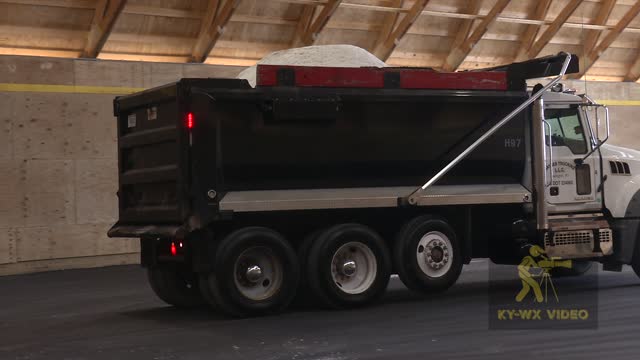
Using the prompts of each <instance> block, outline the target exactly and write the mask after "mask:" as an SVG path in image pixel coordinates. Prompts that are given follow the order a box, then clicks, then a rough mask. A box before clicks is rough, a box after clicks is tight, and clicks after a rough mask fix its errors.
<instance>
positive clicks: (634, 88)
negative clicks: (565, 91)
mask: <svg viewBox="0 0 640 360" xmlns="http://www.w3.org/2000/svg"><path fill="white" fill-rule="evenodd" d="M564 83H565V84H566V85H567V86H568V87H570V88H573V89H576V90H577V91H578V93H579V94H584V93H586V94H588V95H589V97H591V98H592V99H594V100H596V101H599V102H603V103H605V104H606V105H608V106H609V114H610V118H611V137H610V138H609V143H610V144H613V145H619V146H624V147H628V148H632V149H636V150H640V84H638V83H630V82H625V83H621V82H594V81H589V82H587V83H585V82H584V81H565V82H564Z"/></svg>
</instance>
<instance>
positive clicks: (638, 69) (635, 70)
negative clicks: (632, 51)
mask: <svg viewBox="0 0 640 360" xmlns="http://www.w3.org/2000/svg"><path fill="white" fill-rule="evenodd" d="M638 80H640V54H639V55H638V58H637V59H636V61H635V62H634V63H633V65H631V68H630V69H629V72H628V73H627V76H625V78H624V81H638Z"/></svg>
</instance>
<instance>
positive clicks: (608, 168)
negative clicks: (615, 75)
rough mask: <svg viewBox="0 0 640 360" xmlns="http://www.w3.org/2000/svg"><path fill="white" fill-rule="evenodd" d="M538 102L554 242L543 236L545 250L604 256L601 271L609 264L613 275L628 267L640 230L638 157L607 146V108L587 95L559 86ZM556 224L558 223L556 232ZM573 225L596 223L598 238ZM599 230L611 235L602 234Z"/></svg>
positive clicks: (567, 255) (566, 255)
mask: <svg viewBox="0 0 640 360" xmlns="http://www.w3.org/2000/svg"><path fill="white" fill-rule="evenodd" d="M541 99H542V101H541V103H542V104H543V107H544V119H543V124H544V125H543V127H544V129H545V130H544V137H545V146H544V147H545V149H544V155H545V163H546V165H545V168H546V172H545V181H544V189H545V196H544V198H545V201H546V203H547V204H546V209H547V213H548V216H549V219H550V225H549V227H550V233H551V237H554V236H555V237H557V238H556V241H549V237H550V236H549V235H546V236H545V247H547V248H548V251H549V253H550V254H554V255H557V256H559V257H564V258H588V257H599V256H602V257H605V258H604V259H603V262H604V263H605V268H606V265H607V263H609V264H610V265H611V266H610V268H612V269H613V270H616V269H617V268H619V267H620V266H621V264H629V263H631V261H632V258H633V256H634V253H635V244H636V238H637V229H638V226H639V225H640V218H639V216H640V176H639V174H640V152H639V151H636V150H632V149H627V148H623V147H618V146H613V145H609V144H605V142H606V141H607V139H608V137H609V112H608V109H607V108H606V106H602V105H599V104H597V103H595V102H594V101H592V100H591V99H590V98H589V97H588V96H585V95H575V94H574V93H573V92H572V91H564V89H563V88H562V86H558V87H556V88H554V89H553V90H552V91H549V92H547V93H545V94H544V95H543V96H542V98H541ZM579 218H584V220H582V221H579V220H577V219H579ZM569 219H571V221H570V220H569ZM554 220H555V221H556V222H559V223H560V224H561V225H560V226H557V227H556V230H557V231H554V229H553V223H554ZM571 222H573V223H574V224H575V223H582V224H585V223H587V222H589V223H592V224H599V225H597V226H594V228H595V227H597V228H598V229H599V232H598V235H596V232H595V231H590V230H591V229H588V228H585V229H577V228H572V226H571ZM607 222H608V226H607V225H606V223H607ZM603 226H604V227H605V228H609V227H610V228H611V230H605V231H603V230H604V229H603ZM578 227H579V225H578ZM570 230H574V231H572V232H571V231H570ZM575 230H577V231H575ZM558 235H560V236H559V237H558ZM596 236H597V237H599V239H595V237H596ZM595 242H600V244H595ZM597 250H601V251H597ZM614 264H615V265H614Z"/></svg>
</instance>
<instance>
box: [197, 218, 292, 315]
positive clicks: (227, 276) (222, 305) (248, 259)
mask: <svg viewBox="0 0 640 360" xmlns="http://www.w3.org/2000/svg"><path fill="white" fill-rule="evenodd" d="M298 282H299V265H298V259H297V257H296V253H295V251H294V250H293V249H292V248H291V246H290V245H289V243H288V242H287V241H286V240H285V239H284V237H282V235H280V234H278V233H277V232H275V231H273V230H270V229H267V228H262V227H247V228H244V229H240V230H237V231H235V232H233V233H231V234H229V235H228V236H227V237H226V238H225V239H224V240H222V242H221V243H220V245H219V246H218V250H217V251H216V258H215V263H214V271H213V272H212V273H209V274H205V275H203V279H202V281H201V286H202V287H203V293H205V292H206V294H207V296H206V298H209V300H208V301H209V303H211V305H212V306H214V307H217V308H219V309H220V310H222V311H223V312H225V313H226V314H228V315H231V316H237V317H242V316H250V315H262V314H267V313H277V312H279V311H282V310H284V309H285V308H286V307H287V306H288V305H289V303H290V302H291V300H293V297H294V296H295V294H296V288H297V286H298Z"/></svg>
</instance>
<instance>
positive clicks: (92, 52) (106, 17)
mask: <svg viewBox="0 0 640 360" xmlns="http://www.w3.org/2000/svg"><path fill="white" fill-rule="evenodd" d="M125 3H126V0H100V1H98V3H97V4H96V10H95V12H94V14H93V20H92V21H91V27H90V28H89V34H88V35H87V42H86V44H85V46H84V50H83V51H82V54H81V57H84V58H96V57H98V54H99V53H100V50H102V47H103V46H104V43H105V42H106V41H107V38H108V37H109V34H110V33H111V30H112V29H113V25H114V24H115V23H116V20H117V19H118V16H120V14H121V13H122V9H123V8H124V4H125Z"/></svg>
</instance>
